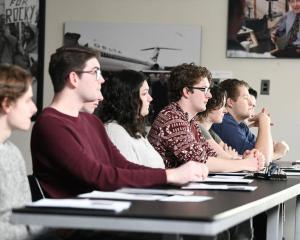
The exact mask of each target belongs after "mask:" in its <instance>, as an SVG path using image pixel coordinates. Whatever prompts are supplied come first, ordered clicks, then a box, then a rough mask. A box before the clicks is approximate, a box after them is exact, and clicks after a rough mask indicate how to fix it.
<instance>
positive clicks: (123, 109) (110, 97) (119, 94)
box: [99, 70, 146, 138]
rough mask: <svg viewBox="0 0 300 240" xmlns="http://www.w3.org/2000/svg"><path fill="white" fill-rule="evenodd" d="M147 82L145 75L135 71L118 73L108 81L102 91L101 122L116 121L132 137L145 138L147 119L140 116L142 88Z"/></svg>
mask: <svg viewBox="0 0 300 240" xmlns="http://www.w3.org/2000/svg"><path fill="white" fill-rule="evenodd" d="M145 80H146V77H145V76H144V74H142V73H141V72H136V71H134V70H123V71H120V72H117V73H116V74H114V76H113V77H112V78H110V79H108V80H106V82H105V83H104V84H103V88H102V90H101V91H102V94H103V97H104V100H103V102H102V104H101V107H100V110H99V117H100V118H101V120H102V121H103V122H104V123H107V122H111V121H116V122H117V123H118V124H120V125H121V126H123V127H124V128H125V129H126V131H127V132H128V133H129V135H130V136H131V137H134V138H140V137H141V135H142V136H144V137H145V136H146V130H145V118H144V117H142V116H140V110H141V107H142V101H141V99H140V88H141V87H142V85H143V83H144V81H145Z"/></svg>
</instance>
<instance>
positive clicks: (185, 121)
mask: <svg viewBox="0 0 300 240" xmlns="http://www.w3.org/2000/svg"><path fill="white" fill-rule="evenodd" d="M210 83H211V73H210V72H209V71H208V70H207V69H206V68H205V67H201V66H196V65H194V64H186V63H184V64H181V65H179V66H176V67H175V68H174V69H173V70H172V72H171V76H170V79H169V88H168V89H169V96H170V101H171V103H170V104H169V105H168V106H166V107H165V108H164V109H163V110H162V111H161V112H160V113H159V114H158V116H157V117H156V119H155V120H154V122H153V124H152V126H151V129H150V132H149V135H148V139H149V142H150V143H151V144H152V145H153V147H154V148H155V149H156V150H157V151H158V152H159V153H160V155H161V156H162V158H163V160H164V163H165V165H166V168H174V167H178V166H180V165H182V164H184V163H185V162H188V161H190V160H192V161H196V162H204V163H205V162H206V163H207V165H208V169H209V171H211V172H235V171H242V170H248V171H258V170H260V169H261V168H262V167H263V165H264V158H263V156H262V155H261V153H259V152H258V151H256V150H254V151H251V152H247V153H246V154H245V159H242V160H231V159H225V158H221V157H217V153H216V152H215V151H214V149H212V148H211V147H210V145H209V144H208V142H207V141H206V140H205V138H204V137H203V135H202V134H201V132H200V131H199V129H198V123H197V121H196V115H197V113H198V112H202V111H205V109H206V103H207V102H208V100H209V99H210V98H211V97H212V96H211V93H210Z"/></svg>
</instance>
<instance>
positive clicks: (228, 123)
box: [212, 79, 273, 164]
mask: <svg viewBox="0 0 300 240" xmlns="http://www.w3.org/2000/svg"><path fill="white" fill-rule="evenodd" d="M220 87H222V88H224V90H225V91H226V93H227V99H226V109H227V113H226V114H225V115H224V118H223V121H222V123H217V124H213V125H212V129H213V131H214V132H216V133H217V134H218V135H219V137H220V138H221V139H222V140H223V141H224V142H225V143H226V144H228V145H229V146H231V147H232V148H234V149H236V150H237V151H238V153H239V154H240V155H241V154H244V152H245V151H246V150H252V149H258V150H259V151H260V152H262V153H263V155H264V157H265V160H266V164H268V163H269V162H270V161H272V155H273V140H272V134H271V120H270V116H269V114H268V112H267V110H266V109H262V111H261V112H259V113H258V114H256V115H255V116H253V117H251V118H250V114H251V106H252V102H251V100H250V94H249V91H248V88H249V85H248V84H247V83H246V82H245V81H242V80H238V79H227V80H225V81H223V82H221V83H220ZM246 119H248V121H250V122H251V124H252V125H253V126H255V127H258V134H257V137H256V136H255V135H254V134H253V133H252V132H251V131H250V129H249V127H248V126H247V125H246V124H245V122H244V121H245V120H246Z"/></svg>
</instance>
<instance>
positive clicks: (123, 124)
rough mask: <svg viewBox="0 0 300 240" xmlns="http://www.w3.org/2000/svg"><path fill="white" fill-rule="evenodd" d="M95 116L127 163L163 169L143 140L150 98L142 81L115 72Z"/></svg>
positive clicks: (129, 73)
mask: <svg viewBox="0 0 300 240" xmlns="http://www.w3.org/2000/svg"><path fill="white" fill-rule="evenodd" d="M102 93H103V96H104V100H103V102H102V105H101V108H100V112H99V116H100V118H101V119H102V121H103V122H104V123H105V128H106V131H107V133H108V135H109V137H110V138H111V140H112V142H113V143H114V144H115V145H116V146H117V148H118V149H119V150H120V152H121V153H122V154H123V155H124V156H125V157H126V158H127V159H128V160H130V161H132V162H134V163H138V164H140V165H145V166H149V167H157V168H164V167H165V166H164V163H163V159H162V158H161V156H160V155H159V153H158V152H156V150H155V149H154V148H153V147H152V145H151V144H150V143H149V142H148V140H147V138H146V116H147V115H148V113H149V105H150V102H151V101H152V97H151V96H150V94H149V86H148V83H147V81H146V77H145V76H144V75H143V74H142V73H140V72H136V71H133V70H123V71H120V72H117V73H116V74H115V75H114V77H112V78H110V79H109V80H107V81H106V82H105V83H104V85H103V90H102Z"/></svg>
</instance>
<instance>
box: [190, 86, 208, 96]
mask: <svg viewBox="0 0 300 240" xmlns="http://www.w3.org/2000/svg"><path fill="white" fill-rule="evenodd" d="M190 88H191V89H197V90H200V91H201V92H203V93H204V94H205V95H207V93H209V92H210V89H211V87H190Z"/></svg>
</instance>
